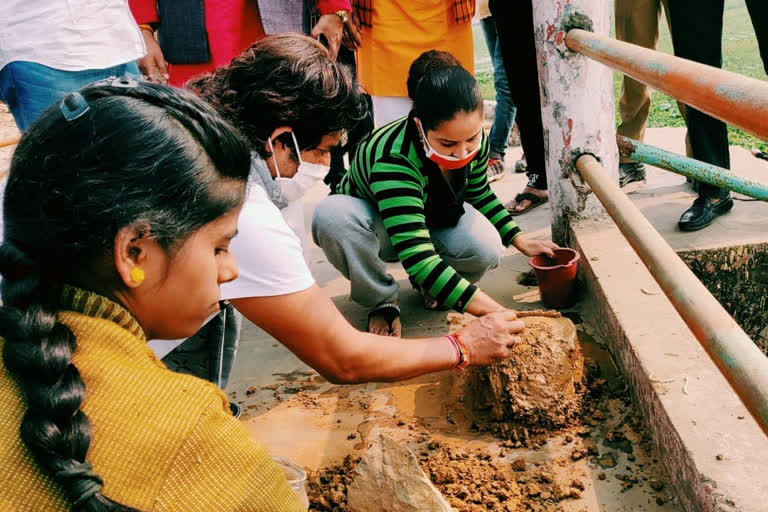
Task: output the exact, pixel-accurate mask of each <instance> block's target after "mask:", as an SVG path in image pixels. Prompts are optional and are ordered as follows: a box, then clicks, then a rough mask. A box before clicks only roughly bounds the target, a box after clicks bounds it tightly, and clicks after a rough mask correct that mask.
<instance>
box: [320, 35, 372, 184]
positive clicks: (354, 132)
mask: <svg viewBox="0 0 768 512" xmlns="http://www.w3.org/2000/svg"><path fill="white" fill-rule="evenodd" d="M337 59H338V62H339V63H341V64H344V65H345V66H347V67H348V68H349V69H350V71H351V72H352V75H353V76H355V75H356V74H357V72H356V63H355V52H353V51H352V50H349V49H348V48H346V47H344V46H342V47H341V48H339V56H338V58H337ZM366 100H367V103H368V117H367V118H366V119H364V120H362V121H361V122H359V123H358V124H357V125H356V126H355V127H353V128H352V129H351V130H349V132H348V133H347V142H346V143H345V144H344V145H343V146H337V147H335V148H333V149H331V168H330V170H329V171H328V175H327V176H326V177H325V179H324V180H323V181H325V183H326V184H327V185H329V186H330V187H331V190H332V191H333V190H335V189H336V185H338V183H339V182H340V181H341V178H342V177H343V176H344V174H346V172H347V169H346V167H345V166H344V154H346V153H349V156H350V158H352V157H354V156H355V152H357V147H358V146H359V145H360V142H361V141H362V140H363V139H364V138H365V137H367V136H368V134H369V133H371V132H372V131H373V104H372V103H371V99H370V96H367V95H366Z"/></svg>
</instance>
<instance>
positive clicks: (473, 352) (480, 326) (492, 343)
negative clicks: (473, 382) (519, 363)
mask: <svg viewBox="0 0 768 512" xmlns="http://www.w3.org/2000/svg"><path fill="white" fill-rule="evenodd" d="M523 329H525V324H524V323H523V322H522V321H520V320H518V319H517V313H515V312H514V311H511V310H505V311H498V312H496V313H489V314H487V315H485V316H481V317H480V318H478V319H476V320H474V321H473V322H471V323H470V324H469V325H467V326H466V327H464V328H462V329H461V330H460V331H458V332H457V334H458V335H459V338H460V339H461V341H462V343H463V344H464V347H465V348H466V349H467V352H468V359H469V364H470V365H471V366H482V365H487V364H490V363H492V362H494V361H496V360H498V359H504V358H507V357H510V356H511V354H512V349H513V348H514V347H515V345H517V344H518V343H520V336H518V335H517V334H518V333H520V332H521V331H522V330H523Z"/></svg>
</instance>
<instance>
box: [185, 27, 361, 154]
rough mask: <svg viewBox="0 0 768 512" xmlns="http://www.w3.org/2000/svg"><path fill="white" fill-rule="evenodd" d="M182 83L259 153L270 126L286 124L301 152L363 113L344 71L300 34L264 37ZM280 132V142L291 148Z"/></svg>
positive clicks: (347, 127) (358, 93)
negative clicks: (213, 69) (223, 64)
mask: <svg viewBox="0 0 768 512" xmlns="http://www.w3.org/2000/svg"><path fill="white" fill-rule="evenodd" d="M186 86H187V88H190V89H192V90H193V91H194V92H196V93H197V94H198V95H199V96H200V97H201V98H203V99H204V100H206V101H207V102H208V103H210V104H211V105H213V107H214V108H215V109H216V110H217V111H218V112H219V114H220V115H221V116H222V117H224V118H225V119H226V120H228V121H229V122H230V123H232V124H233V125H235V127H237V128H239V129H240V131H241V132H242V133H243V134H244V135H245V136H246V138H247V139H248V141H249V142H250V144H251V149H252V150H254V151H256V152H257V153H259V155H261V156H262V157H264V158H266V157H268V156H270V153H269V151H268V150H267V149H266V147H265V144H266V141H267V138H268V137H269V136H270V134H271V133H272V132H273V131H274V130H275V128H278V127H280V126H289V127H291V128H292V129H293V131H294V133H295V135H296V139H297V140H298V142H299V144H300V149H301V150H302V151H303V150H307V149H314V148H316V147H317V146H318V145H319V144H320V142H321V140H322V138H323V136H324V135H329V134H332V133H334V132H338V131H343V132H346V131H349V130H351V129H352V128H354V127H355V126H356V125H357V123H359V122H360V121H361V120H363V119H365V116H366V115H367V112H368V109H367V105H366V103H365V99H364V98H363V94H362V91H361V90H360V88H359V87H358V85H357V83H356V81H355V80H354V79H353V78H352V76H351V74H350V72H349V70H348V69H347V68H346V67H344V66H342V65H340V64H338V63H337V62H336V61H334V60H333V59H331V57H330V55H329V53H328V50H327V49H326V48H325V47H324V46H323V45H322V44H320V43H319V42H317V41H316V40H314V39H312V38H310V37H306V36H303V35H301V34H291V33H286V34H277V35H272V36H268V37H265V38H264V39H262V40H260V41H258V42H256V43H254V44H253V45H251V47H250V48H248V49H247V50H245V52H243V53H242V54H241V55H240V56H239V57H235V58H234V59H233V60H232V62H231V63H230V64H229V65H228V66H224V67H221V68H218V69H217V70H216V71H214V72H213V73H209V74H207V75H203V76H201V77H199V78H195V79H193V80H190V81H189V82H187V84H186ZM285 135H287V138H285V139H283V137H284V136H285ZM285 135H284V136H281V137H280V139H281V141H283V142H285V143H286V144H287V145H288V147H292V143H291V142H290V134H285Z"/></svg>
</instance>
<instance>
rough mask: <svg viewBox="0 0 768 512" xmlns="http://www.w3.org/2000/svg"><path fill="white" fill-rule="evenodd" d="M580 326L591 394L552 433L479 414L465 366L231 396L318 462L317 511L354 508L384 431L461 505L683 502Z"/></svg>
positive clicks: (541, 507)
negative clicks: (469, 397)
mask: <svg viewBox="0 0 768 512" xmlns="http://www.w3.org/2000/svg"><path fill="white" fill-rule="evenodd" d="M446 323H448V322H447V321H446ZM578 327H579V332H578V336H579V338H580V340H581V346H582V351H583V353H584V357H585V365H584V366H585V373H586V375H585V379H584V389H583V393H582V395H583V396H582V400H580V403H579V408H578V410H577V411H575V414H573V415H572V417H571V420H570V421H569V422H567V425H565V426H564V427H561V428H556V429H553V430H550V429H545V428H541V426H540V425H539V426H537V425H536V424H534V425H532V426H531V428H529V429H526V428H520V425H515V428H513V429H509V430H508V433H509V434H510V435H507V436H505V438H504V437H496V436H494V435H492V434H491V433H490V431H491V430H494V429H489V428H488V425H480V424H478V423H477V422H475V420H474V418H473V414H472V413H471V411H470V410H469V409H468V407H467V404H465V403H464V397H463V389H464V379H463V377H461V376H460V375H458V374H456V373H455V372H445V373H442V374H435V375H430V376H424V377H420V378H417V379H413V380H411V381H407V382H403V383H398V384H366V385H359V386H336V385H332V384H330V383H328V382H326V381H325V380H324V379H323V378H322V377H320V376H319V375H317V374H315V373H314V372H312V371H301V372H295V373H291V374H283V375H280V376H278V378H279V381H278V383H275V384H271V385H267V386H251V387H242V388H240V389H234V390H232V391H231V392H230V397H231V399H232V400H234V401H236V402H237V403H239V404H240V405H241V406H243V408H244V414H243V417H242V418H241V419H242V421H243V422H244V423H245V425H246V427H247V428H248V429H249V430H250V431H251V432H253V433H254V435H255V436H256V437H258V438H259V439H260V440H261V441H262V442H263V443H264V444H265V445H267V446H269V447H270V450H271V451H272V453H273V454H279V455H283V456H287V457H289V458H292V459H294V460H295V461H297V462H298V463H299V464H301V465H303V466H305V467H306V468H307V469H308V474H309V485H308V491H309V496H310V500H311V508H310V510H314V511H317V512H326V511H328V512H330V511H346V510H348V508H347V505H346V486H347V485H348V484H349V483H350V482H351V480H352V478H353V477H354V472H355V467H356V463H357V461H358V460H359V458H360V457H361V456H362V455H363V453H364V452H365V449H366V448H367V437H368V434H369V433H370V432H372V431H373V430H374V429H377V430H380V431H383V432H385V433H386V434H388V435H390V436H392V437H393V438H395V439H396V440H398V441H400V442H402V443H403V444H405V445H406V446H408V447H409V448H410V449H411V450H412V451H413V452H414V453H415V454H416V455H417V457H418V458H419V461H420V464H421V466H422V469H423V470H424V471H425V473H426V474H427V475H428V476H429V478H430V479H431V480H432V482H433V483H434V484H435V485H436V486H437V488H438V489H439V490H440V491H441V492H442V493H443V495H444V496H445V497H446V499H447V500H448V501H449V503H450V504H451V506H452V507H453V508H454V509H455V510H457V511H467V512H476V511H480V510H493V511H536V512H553V511H562V512H587V511H597V510H601V511H602V510H604V511H626V512H629V511H633V512H634V511H677V510H679V507H678V506H677V504H676V502H675V497H674V493H673V491H672V489H671V488H670V486H669V484H668V483H667V478H666V475H665V473H664V470H663V468H662V467H661V465H660V464H659V463H658V460H657V459H656V458H655V457H654V451H653V444H652V442H651V440H650V437H649V436H648V435H647V433H646V432H645V431H644V430H643V428H642V424H641V421H640V418H639V417H638V415H637V414H636V412H635V411H634V409H633V407H632V405H631V401H630V399H629V394H628V389H627V387H626V384H625V382H624V380H623V379H622V378H621V377H620V376H619V375H618V373H617V371H616V369H615V367H614V366H613V363H612V362H611V360H610V357H609V356H608V354H607V353H606V352H604V351H603V350H602V349H601V348H600V346H599V345H598V344H597V343H595V342H594V340H593V339H592V338H591V336H590V335H589V334H588V332H586V329H585V326H584V325H579V326H578ZM494 431H495V432H497V433H498V429H496V430H494Z"/></svg>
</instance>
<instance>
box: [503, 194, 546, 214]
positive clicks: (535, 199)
mask: <svg viewBox="0 0 768 512" xmlns="http://www.w3.org/2000/svg"><path fill="white" fill-rule="evenodd" d="M525 200H528V201H530V202H531V203H530V204H529V205H528V206H527V207H526V208H525V209H524V210H515V208H516V207H517V205H519V204H520V203H522V202H523V201H525ZM514 201H515V206H514V207H512V208H510V207H509V206H508V205H509V203H507V206H505V208H506V209H507V211H508V212H509V214H510V215H512V216H513V217H516V216H518V215H522V214H524V213H528V212H529V211H531V210H533V209H534V208H536V207H537V206H541V205H543V204H544V203H548V202H549V197H539V196H537V195H536V194H532V193H531V192H522V193H520V194H517V195H516V196H515V199H514Z"/></svg>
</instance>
